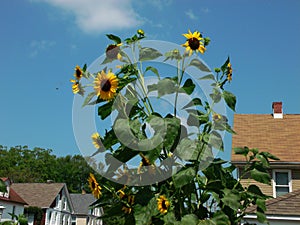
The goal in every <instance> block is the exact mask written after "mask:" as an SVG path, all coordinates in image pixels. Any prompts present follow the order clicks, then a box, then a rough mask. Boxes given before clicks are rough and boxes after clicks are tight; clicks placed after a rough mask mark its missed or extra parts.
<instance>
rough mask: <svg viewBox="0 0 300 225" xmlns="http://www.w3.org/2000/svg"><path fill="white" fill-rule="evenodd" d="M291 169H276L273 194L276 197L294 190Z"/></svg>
mask: <svg viewBox="0 0 300 225" xmlns="http://www.w3.org/2000/svg"><path fill="white" fill-rule="evenodd" d="M291 180H292V179H291V171H290V170H274V171H273V196H274V197H275V198H277V197H279V196H282V195H284V194H287V193H289V192H291V191H292V181H291Z"/></svg>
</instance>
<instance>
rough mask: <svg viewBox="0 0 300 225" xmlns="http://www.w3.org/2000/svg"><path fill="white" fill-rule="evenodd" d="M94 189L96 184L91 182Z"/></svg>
mask: <svg viewBox="0 0 300 225" xmlns="http://www.w3.org/2000/svg"><path fill="white" fill-rule="evenodd" d="M95 188H96V184H95V182H94V181H93V182H92V189H95Z"/></svg>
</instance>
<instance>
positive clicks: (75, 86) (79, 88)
mask: <svg viewBox="0 0 300 225" xmlns="http://www.w3.org/2000/svg"><path fill="white" fill-rule="evenodd" d="M70 82H71V83H73V84H72V92H73V93H74V94H80V95H82V96H83V95H84V89H83V88H82V86H81V84H80V83H79V81H78V80H73V79H71V80H70Z"/></svg>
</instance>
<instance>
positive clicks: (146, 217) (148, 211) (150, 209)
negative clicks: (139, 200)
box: [134, 197, 157, 225]
mask: <svg viewBox="0 0 300 225" xmlns="http://www.w3.org/2000/svg"><path fill="white" fill-rule="evenodd" d="M156 213H157V200H156V197H153V198H152V199H151V200H150V201H149V203H148V205H147V206H141V205H139V204H136V205H135V206H134V217H135V224H136V225H145V224H151V218H152V216H154V215H155V214H156Z"/></svg>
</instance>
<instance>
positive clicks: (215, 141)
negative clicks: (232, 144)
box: [209, 131, 224, 151]
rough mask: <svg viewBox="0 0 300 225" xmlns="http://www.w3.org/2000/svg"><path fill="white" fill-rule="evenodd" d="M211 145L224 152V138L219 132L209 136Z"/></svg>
mask: <svg viewBox="0 0 300 225" xmlns="http://www.w3.org/2000/svg"><path fill="white" fill-rule="evenodd" d="M209 144H210V145H212V147H214V148H215V149H218V150H221V151H224V144H223V139H222V136H221V135H220V134H219V133H218V132H217V131H212V132H211V133H210V136H209Z"/></svg>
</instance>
